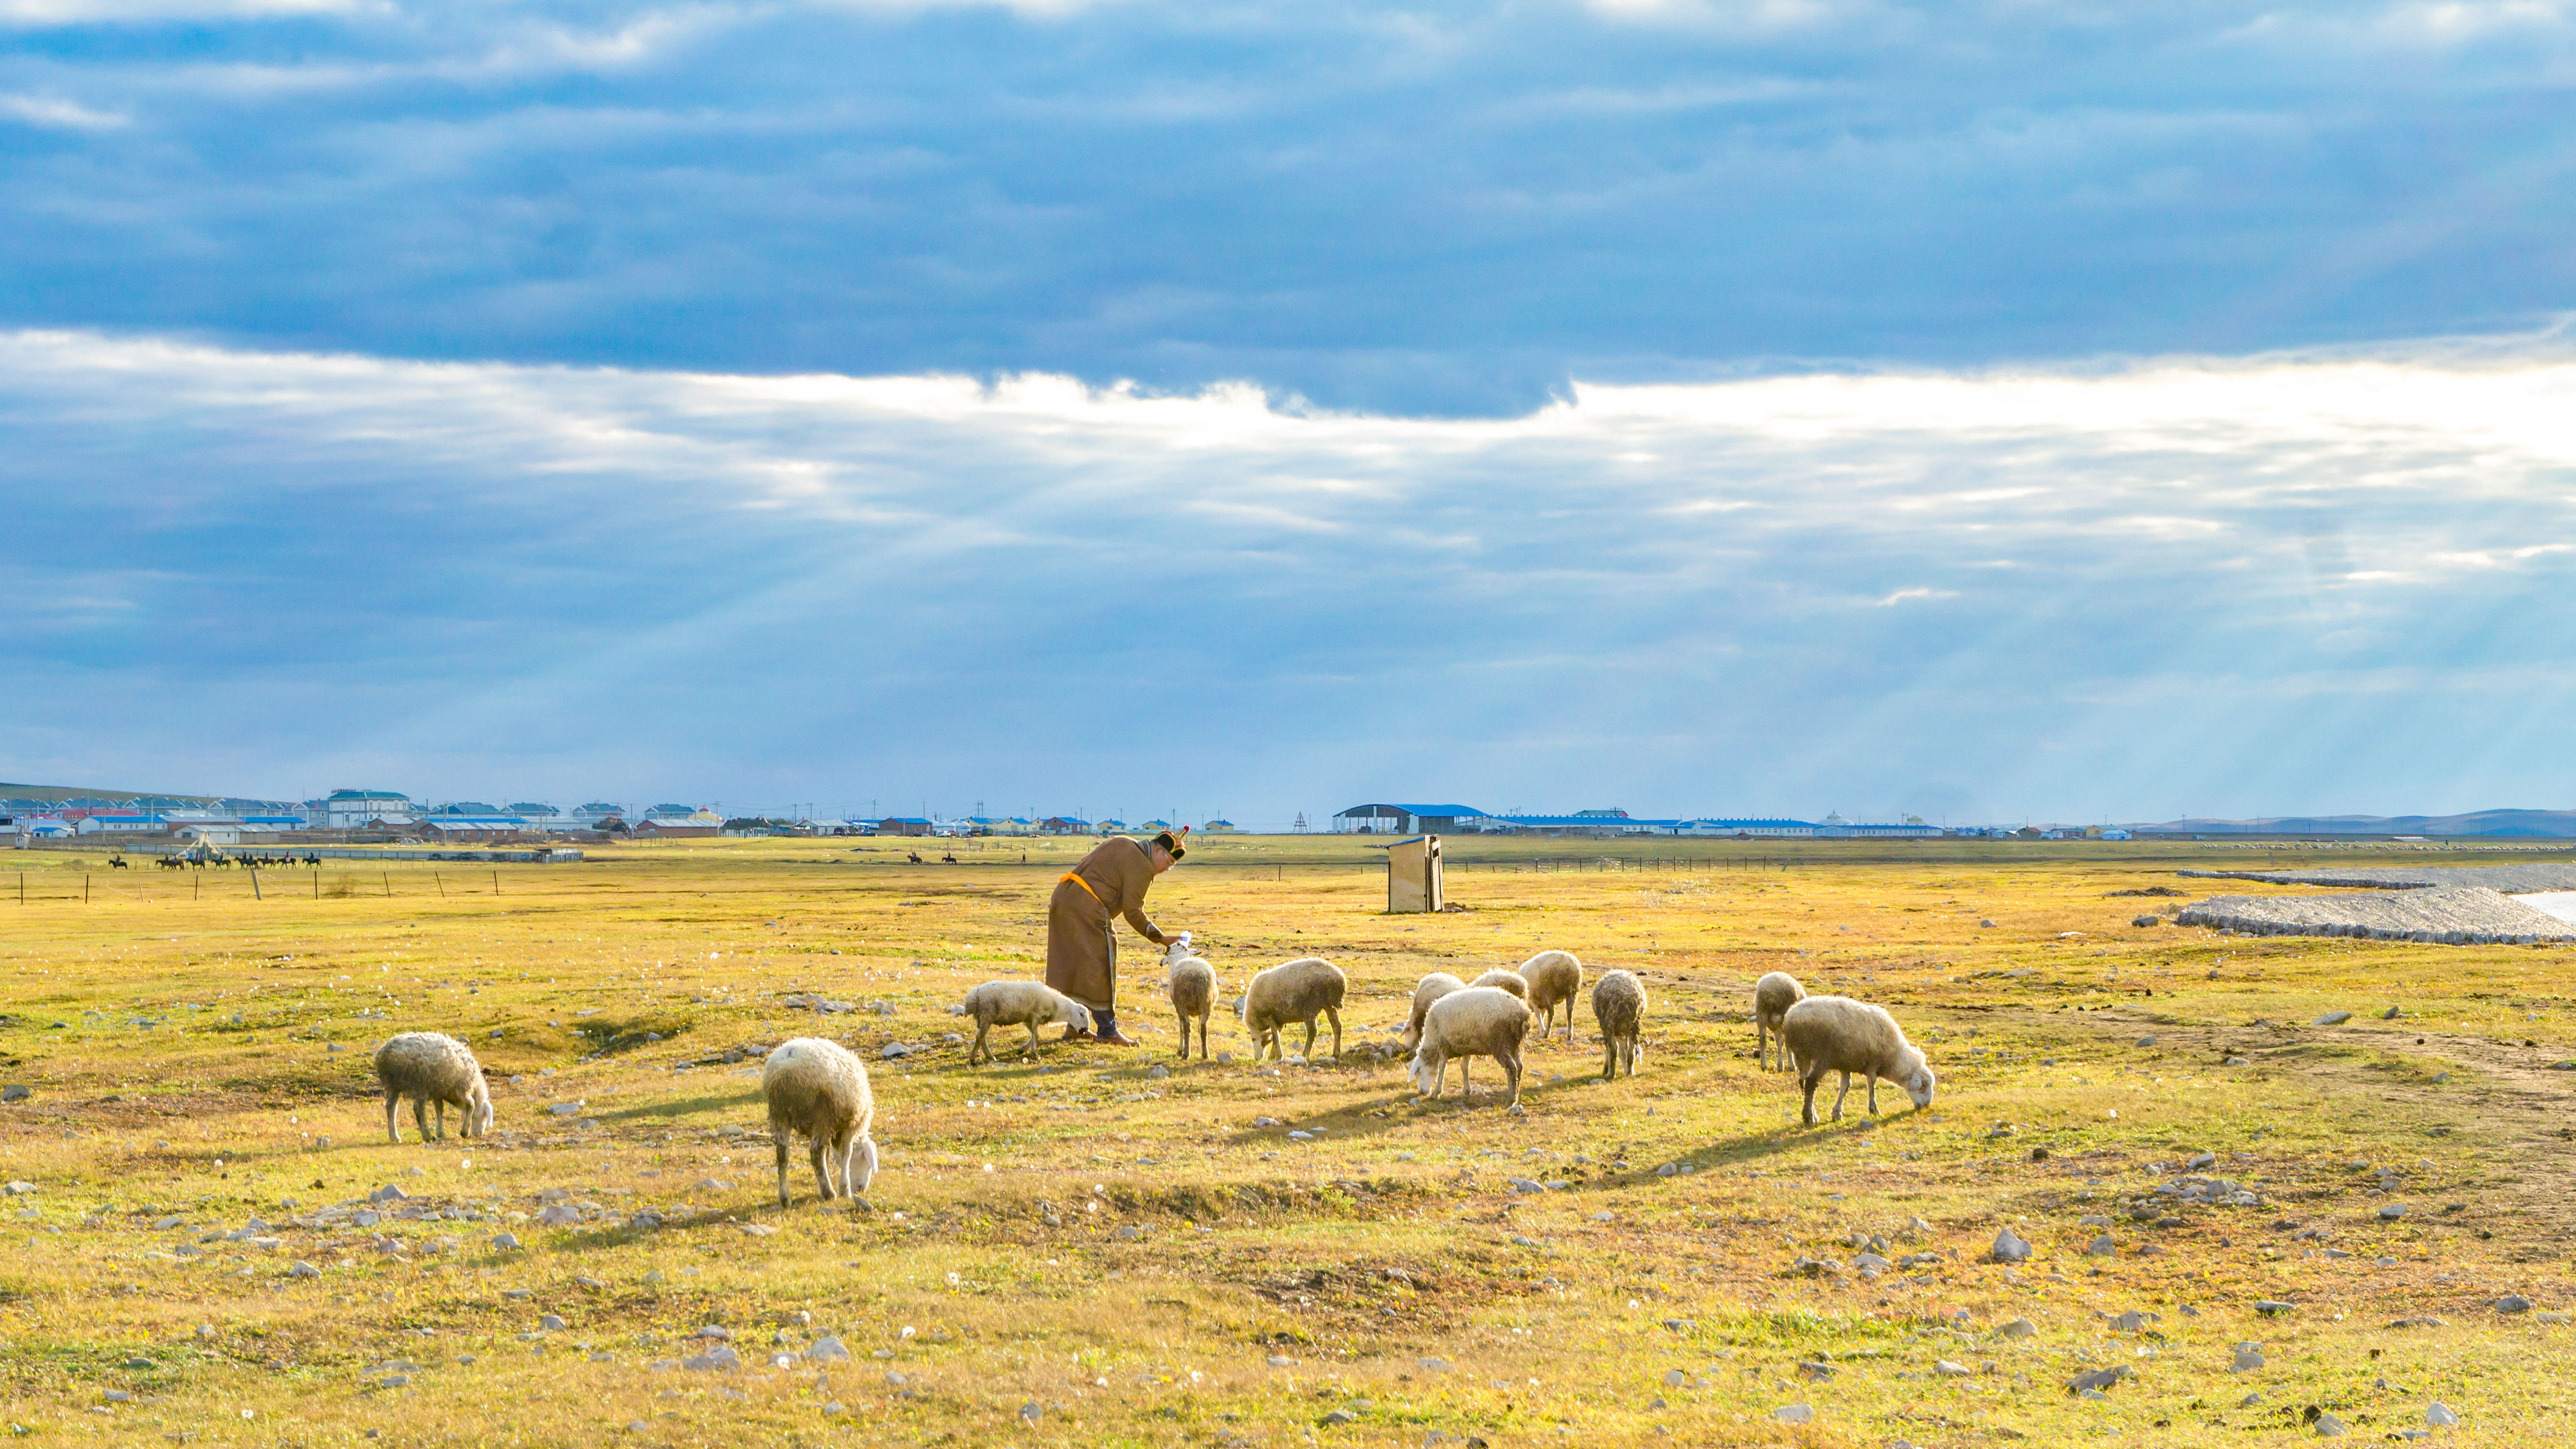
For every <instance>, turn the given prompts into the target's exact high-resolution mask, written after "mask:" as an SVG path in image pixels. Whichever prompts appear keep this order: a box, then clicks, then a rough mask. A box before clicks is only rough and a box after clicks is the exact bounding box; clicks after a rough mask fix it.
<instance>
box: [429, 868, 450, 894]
mask: <svg viewBox="0 0 2576 1449" xmlns="http://www.w3.org/2000/svg"><path fill="white" fill-rule="evenodd" d="M429 882H430V884H432V885H434V886H436V887H438V898H439V899H440V900H445V899H447V882H446V881H445V880H443V879H441V878H440V877H439V874H438V872H437V871H434V870H433V871H431V872H430V873H429Z"/></svg>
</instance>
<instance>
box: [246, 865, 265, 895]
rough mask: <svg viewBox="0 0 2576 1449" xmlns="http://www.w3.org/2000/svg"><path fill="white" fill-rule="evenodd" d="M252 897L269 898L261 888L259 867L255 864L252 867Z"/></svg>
mask: <svg viewBox="0 0 2576 1449" xmlns="http://www.w3.org/2000/svg"><path fill="white" fill-rule="evenodd" d="M250 898H251V899H252V900H255V901H264V900H267V899H268V897H267V895H266V894H264V893H263V892H262V891H261V890H260V888H259V867H258V866H255V865H254V866H252V867H251V868H250Z"/></svg>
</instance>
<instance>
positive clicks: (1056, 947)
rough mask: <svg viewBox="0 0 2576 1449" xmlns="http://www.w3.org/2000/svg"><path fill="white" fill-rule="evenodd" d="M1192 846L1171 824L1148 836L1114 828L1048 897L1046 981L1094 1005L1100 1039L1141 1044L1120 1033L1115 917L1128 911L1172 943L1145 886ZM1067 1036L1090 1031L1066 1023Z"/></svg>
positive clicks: (1146, 932) (1145, 931)
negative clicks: (1151, 911)
mask: <svg viewBox="0 0 2576 1449" xmlns="http://www.w3.org/2000/svg"><path fill="white" fill-rule="evenodd" d="M1187 853H1188V852H1187V851H1186V850H1185V849H1184V848H1183V847H1182V845H1181V843H1180V842H1179V841H1178V840H1177V839H1175V838H1173V836H1172V833H1171V832H1170V831H1168V830H1167V831H1165V832H1163V833H1162V834H1160V835H1157V836H1155V837H1154V838H1153V839H1152V840H1150V841H1147V840H1138V839H1135V838H1134V837H1132V836H1126V835H1113V836H1111V837H1110V838H1109V839H1107V840H1104V841H1102V842H1100V844H1099V845H1097V846H1095V847H1093V848H1092V851H1091V853H1090V854H1089V855H1086V856H1084V857H1083V858H1082V862H1081V864H1079V865H1076V866H1075V867H1074V868H1073V869H1071V870H1069V871H1067V872H1065V874H1064V877H1063V878H1062V879H1060V880H1058V881H1057V882H1056V883H1055V895H1054V897H1053V898H1052V899H1050V900H1049V901H1048V902H1047V967H1046V984H1047V985H1049V986H1052V987H1054V988H1055V989H1056V990H1058V991H1061V992H1063V993H1064V994H1065V995H1067V996H1070V997H1072V998H1073V999H1074V1000H1076V1001H1079V1002H1081V1003H1082V1004H1083V1005H1085V1006H1087V1007H1090V1008H1091V1020H1092V1023H1093V1025H1094V1026H1095V1027H1096V1028H1097V1030H1098V1033H1099V1035H1098V1038H1097V1039H1098V1040H1100V1041H1104V1042H1107V1043H1109V1044H1110V1045H1112V1046H1134V1045H1135V1044H1136V1043H1135V1041H1134V1040H1133V1039H1132V1038H1129V1037H1125V1036H1121V1035H1119V1033H1118V1012H1117V1007H1118V937H1117V934H1116V933H1115V932H1114V931H1113V930H1112V929H1111V920H1112V918H1114V917H1117V916H1122V915H1123V916H1125V917H1126V918H1127V924H1128V926H1129V927H1131V928H1133V929H1134V931H1135V932H1136V934H1137V935H1139V936H1142V937H1144V938H1145V939H1146V940H1148V941H1151V942H1153V943H1154V944H1155V945H1157V946H1166V945H1169V944H1171V938H1170V937H1168V936H1166V935H1164V934H1163V933H1162V931H1160V930H1159V929H1157V928H1156V927H1155V925H1154V923H1153V922H1152V921H1149V920H1147V919H1145V890H1146V888H1147V887H1148V886H1151V885H1152V884H1153V883H1154V877H1156V876H1158V875H1161V874H1162V873H1163V872H1165V871H1167V870H1170V869H1171V868H1172V862H1173V861H1176V860H1178V859H1180V858H1181V857H1182V856H1183V855H1185V854H1187ZM1065 1039H1066V1040H1068V1041H1085V1040H1091V1039H1092V1038H1091V1037H1089V1036H1088V1035H1086V1034H1085V1033H1082V1032H1079V1031H1075V1030H1073V1029H1071V1028H1068V1029H1067V1030H1066V1031H1065Z"/></svg>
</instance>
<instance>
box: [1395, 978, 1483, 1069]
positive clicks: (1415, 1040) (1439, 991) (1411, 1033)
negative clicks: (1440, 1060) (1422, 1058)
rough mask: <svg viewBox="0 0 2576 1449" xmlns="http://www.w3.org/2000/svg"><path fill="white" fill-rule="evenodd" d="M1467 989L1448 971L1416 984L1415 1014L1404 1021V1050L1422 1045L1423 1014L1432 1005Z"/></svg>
mask: <svg viewBox="0 0 2576 1449" xmlns="http://www.w3.org/2000/svg"><path fill="white" fill-rule="evenodd" d="M1466 989H1467V983H1466V982H1464V981H1461V980H1459V979H1458V978H1457V977H1455V976H1452V975H1450V974H1449V973H1448V972H1446V971H1434V972H1432V973H1431V974H1430V975H1428V976H1425V977H1423V978H1422V980H1421V981H1419V982H1417V983H1415V985H1414V988H1413V1014H1412V1015H1410V1016H1408V1017H1406V1018H1405V1019H1404V1049H1405V1050H1406V1051H1408V1052H1409V1051H1412V1050H1413V1049H1414V1048H1415V1047H1418V1046H1420V1045H1422V1014H1423V1013H1424V1012H1426V1011H1429V1010H1430V1009H1431V1003H1433V1002H1435V1001H1438V1000H1439V999H1440V998H1441V997H1444V996H1446V995H1448V994H1449V993H1450V992H1452V991H1464V990H1466Z"/></svg>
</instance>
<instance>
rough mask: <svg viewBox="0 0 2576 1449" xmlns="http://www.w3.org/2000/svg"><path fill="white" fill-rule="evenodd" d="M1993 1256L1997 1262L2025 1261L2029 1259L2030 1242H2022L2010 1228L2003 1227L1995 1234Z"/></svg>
mask: <svg viewBox="0 0 2576 1449" xmlns="http://www.w3.org/2000/svg"><path fill="white" fill-rule="evenodd" d="M1993 1256H1994V1260H1995V1261H1996V1262H1998V1263H2026V1262H2028V1261H2030V1244H2028V1243H2025V1242H2023V1241H2022V1240H2021V1238H2020V1237H2019V1236H2018V1235H2016V1234H2015V1233H2014V1232H2013V1230H2012V1229H2010V1228H2005V1229H2004V1230H2003V1231H2001V1232H1999V1233H1996V1234H1995V1246H1994V1253H1993Z"/></svg>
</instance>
